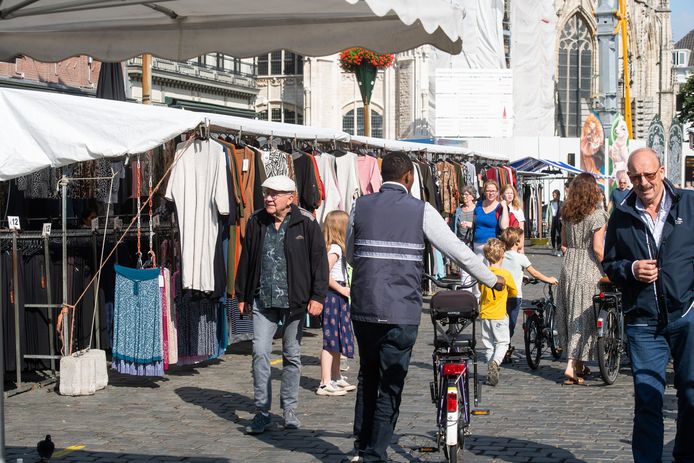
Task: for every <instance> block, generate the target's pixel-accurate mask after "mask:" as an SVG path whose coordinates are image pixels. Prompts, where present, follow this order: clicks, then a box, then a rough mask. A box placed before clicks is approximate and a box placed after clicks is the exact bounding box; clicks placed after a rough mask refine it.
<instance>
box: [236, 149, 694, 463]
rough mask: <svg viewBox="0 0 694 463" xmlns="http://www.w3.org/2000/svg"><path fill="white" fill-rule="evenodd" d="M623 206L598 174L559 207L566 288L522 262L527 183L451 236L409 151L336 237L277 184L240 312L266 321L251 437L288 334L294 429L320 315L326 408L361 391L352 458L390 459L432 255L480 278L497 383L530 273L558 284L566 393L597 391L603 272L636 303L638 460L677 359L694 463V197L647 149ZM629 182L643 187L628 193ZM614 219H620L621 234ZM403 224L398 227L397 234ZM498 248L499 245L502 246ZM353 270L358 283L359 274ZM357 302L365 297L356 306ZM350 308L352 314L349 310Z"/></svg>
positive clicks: (286, 183) (556, 230)
mask: <svg viewBox="0 0 694 463" xmlns="http://www.w3.org/2000/svg"><path fill="white" fill-rule="evenodd" d="M627 168H628V170H627V172H625V173H623V174H620V177H619V179H618V188H617V189H615V190H614V192H613V193H612V194H611V195H610V204H609V207H608V208H609V209H610V210H611V211H612V215H611V216H609V215H608V213H607V211H606V210H605V209H606V207H605V201H604V198H605V196H604V193H603V188H602V186H601V185H599V184H598V182H597V181H596V178H595V177H594V176H593V175H592V174H588V173H585V174H580V175H578V176H577V177H575V178H574V179H573V180H572V181H571V183H570V185H568V187H567V188H566V190H565V197H566V199H565V201H562V200H561V194H560V192H559V191H558V190H555V191H553V192H552V200H551V201H550V203H549V204H548V212H550V211H551V224H550V236H551V243H552V248H553V250H554V251H558V250H561V253H562V254H563V261H562V271H561V278H560V280H557V279H556V278H554V277H549V276H546V275H544V274H542V273H541V272H539V271H537V270H536V269H535V268H533V266H532V264H531V262H530V260H529V259H528V258H527V257H526V256H525V255H524V253H523V243H524V215H523V211H522V209H521V207H520V202H519V198H518V193H517V191H516V189H515V188H514V187H513V185H505V186H504V187H503V189H501V190H500V188H499V185H498V184H497V183H496V182H495V181H487V182H485V183H484V185H483V188H482V199H481V200H479V201H477V200H476V196H477V194H476V193H477V192H476V191H474V190H473V189H471V188H467V187H466V188H463V189H461V191H460V193H459V194H460V197H461V198H460V199H461V203H460V206H459V207H458V209H457V210H456V212H455V215H454V217H453V220H452V222H451V223H450V224H448V223H446V222H445V221H444V219H443V218H442V217H441V216H440V215H439V213H438V212H437V211H436V210H435V209H434V208H433V207H432V206H431V205H429V204H428V203H426V202H423V201H420V200H417V199H415V198H413V197H412V196H411V195H410V194H408V193H409V191H410V189H411V187H412V185H413V183H414V170H413V164H412V162H411V161H410V159H409V158H408V157H407V156H406V155H404V154H389V155H387V156H386V157H385V158H384V159H383V164H382V175H383V180H384V183H383V185H382V187H381V189H380V191H379V192H377V193H374V194H371V195H367V196H363V197H361V198H359V199H358V200H357V201H356V203H355V206H354V208H353V209H352V213H351V215H350V216H347V214H345V213H344V212H335V213H331V214H330V215H328V217H327V219H326V221H325V224H324V227H323V230H322V233H321V229H320V227H319V226H318V224H317V222H316V220H315V218H314V217H313V216H312V214H310V213H308V212H306V211H304V210H302V209H300V208H298V207H297V206H295V205H293V202H294V196H295V194H296V193H295V190H296V188H295V185H294V182H293V181H292V180H291V179H290V178H289V177H286V176H276V177H270V178H268V179H267V181H266V182H265V183H264V184H263V189H264V190H263V191H264V208H263V209H261V210H259V211H257V212H256V213H255V214H254V215H253V216H252V218H251V219H250V220H249V222H248V226H247V233H246V236H245V240H244V247H243V252H242V255H241V263H240V267H239V269H240V270H239V273H238V276H237V281H236V291H237V295H238V297H239V301H240V304H239V305H240V307H239V308H240V311H241V313H242V314H252V315H253V318H254V339H253V383H254V396H255V406H256V410H257V413H256V415H255V417H254V419H253V420H252V422H251V423H250V424H249V425H248V426H247V427H246V431H247V432H248V433H249V434H257V433H262V432H264V431H265V429H266V427H267V426H268V424H269V423H270V418H269V411H270V408H271V402H272V394H271V380H270V363H269V355H270V351H271V348H272V338H273V336H274V334H275V332H276V330H277V329H278V326H279V325H282V326H283V335H282V354H283V368H282V379H281V387H280V406H281V408H282V410H283V414H284V425H285V428H289V429H291V428H297V427H299V426H300V423H299V420H298V419H297V418H296V412H295V411H296V408H297V406H298V388H299V378H300V368H301V361H300V354H301V353H300V345H301V333H302V328H301V327H302V321H303V316H304V314H305V312H306V311H307V312H308V313H310V314H312V315H322V329H323V351H322V353H321V380H320V384H319V386H318V389H317V390H316V393H317V394H318V395H322V396H344V395H345V394H347V392H348V391H350V390H355V389H356V406H355V414H354V429H353V432H354V437H355V442H354V451H355V454H354V458H353V460H352V461H387V459H388V456H387V448H388V446H389V444H390V441H391V437H392V435H393V432H394V429H395V425H396V422H397V419H398V414H399V408H400V402H401V397H402V390H403V387H404V384H405V378H406V376H407V372H408V367H409V362H410V356H411V353H412V348H413V346H414V344H415V342H416V339H417V333H418V326H419V322H420V319H421V310H422V294H421V283H422V281H421V277H422V273H423V260H424V255H425V243H426V242H429V243H431V244H432V245H433V246H434V247H435V248H437V249H438V250H440V251H441V252H442V253H443V254H444V255H446V256H448V257H449V258H450V259H451V260H453V261H455V262H456V263H457V264H458V265H459V266H460V268H461V271H462V273H463V274H464V275H468V276H469V277H471V278H475V279H476V280H477V281H478V282H479V288H478V291H479V297H480V308H481V319H482V320H481V323H482V342H483V345H484V346H485V348H486V351H487V358H488V362H489V373H488V383H489V384H491V385H496V384H498V382H499V378H500V365H501V364H502V363H503V361H504V360H506V361H508V358H509V356H508V354H509V353H510V352H512V349H509V347H510V339H511V338H512V336H513V333H514V331H515V327H516V323H517V317H518V312H519V308H520V302H521V300H522V285H523V275H524V273H525V272H527V273H528V274H530V275H531V276H533V277H535V278H538V279H540V280H541V281H543V282H545V283H549V284H559V291H558V297H557V322H558V324H557V326H558V329H559V337H560V339H561V343H560V344H561V347H563V350H564V352H565V353H566V358H567V364H566V367H565V370H564V376H565V380H564V384H566V385H581V384H585V379H584V378H585V376H586V375H587V374H588V373H589V372H590V370H589V368H588V366H587V363H588V362H591V361H593V360H595V351H596V333H595V322H594V320H593V311H592V298H593V295H595V294H596V293H597V292H598V283H599V280H600V278H601V276H602V275H603V272H604V273H606V274H607V276H608V277H609V278H610V279H611V281H612V282H613V283H614V284H615V285H617V287H618V288H619V289H620V290H621V291H622V293H623V305H624V312H625V318H626V334H627V337H628V340H629V355H630V358H631V366H632V372H633V378H634V388H635V412H634V414H635V418H634V430H633V436H632V450H633V455H634V460H635V461H636V462H639V463H641V462H651V461H660V459H661V454H662V450H663V411H662V409H663V394H664V388H665V385H666V383H667V380H666V375H665V373H666V367H667V365H668V361H669V359H670V358H671V357H672V359H673V360H674V364H673V365H674V370H675V387H676V388H677V390H678V394H677V397H678V419H677V437H676V439H675V447H674V451H673V454H674V456H675V460H676V461H694V441H692V440H691V438H689V439H687V437H688V436H689V435H691V430H692V429H694V355H692V352H694V311H693V310H692V308H693V307H694V296H693V295H692V291H694V289H693V288H694V266H692V262H694V229H692V226H691V223H690V219H691V217H692V216H693V215H694V194H692V193H691V192H689V191H684V190H680V189H677V188H675V187H674V186H673V185H672V184H671V183H670V182H669V181H668V180H666V179H665V173H664V169H663V167H662V166H661V165H660V161H659V159H658V157H657V155H656V153H655V152H653V151H652V150H650V149H639V150H637V151H635V152H634V153H633V154H632V155H631V156H630V158H629V162H628V166H627ZM629 181H630V182H631V184H633V189H629ZM608 219H609V222H608ZM393 224H398V226H397V227H394V226H393ZM498 238H500V239H498ZM348 262H349V263H350V264H351V265H352V267H353V278H352V279H351V285H350V278H349V276H348V272H347V263H348ZM350 298H351V301H350ZM350 302H351V304H350ZM355 340H356V344H357V345H358V348H359V349H358V350H359V372H358V383H357V386H356V387H355V386H354V385H351V384H349V383H348V382H347V381H346V379H345V378H344V377H343V376H342V375H341V373H340V358H341V357H343V356H344V357H347V358H351V357H352V356H354V352H355V346H354V343H355Z"/></svg>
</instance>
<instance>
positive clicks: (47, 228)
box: [41, 223, 51, 238]
mask: <svg viewBox="0 0 694 463" xmlns="http://www.w3.org/2000/svg"><path fill="white" fill-rule="evenodd" d="M41 236H43V237H44V238H48V237H49V236H51V224H50V223H44V224H43V228H42V229H41Z"/></svg>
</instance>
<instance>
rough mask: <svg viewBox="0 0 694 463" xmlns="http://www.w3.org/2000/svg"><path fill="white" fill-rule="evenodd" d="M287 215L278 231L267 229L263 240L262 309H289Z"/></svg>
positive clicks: (260, 297) (271, 228)
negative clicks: (285, 245)
mask: <svg viewBox="0 0 694 463" xmlns="http://www.w3.org/2000/svg"><path fill="white" fill-rule="evenodd" d="M290 215H291V214H287V216H286V217H285V218H284V221H283V222H282V225H280V228H279V230H276V229H275V227H274V225H270V226H269V227H267V229H266V231H265V239H264V240H263V251H262V258H261V263H260V288H259V290H260V294H259V295H258V301H259V303H260V308H265V309H268V308H270V307H277V308H282V309H286V308H289V285H288V283H287V257H286V256H285V254H284V235H285V234H286V232H287V224H288V223H289V216H290Z"/></svg>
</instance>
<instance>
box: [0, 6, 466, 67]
mask: <svg viewBox="0 0 694 463" xmlns="http://www.w3.org/2000/svg"><path fill="white" fill-rule="evenodd" d="M463 17H464V13H463V10H462V9H460V8H459V7H458V6H454V5H451V4H450V3H449V2H446V1H445V0H292V1H286V0H240V1H239V0H236V1H232V0H164V1H158V2H146V1H140V0H117V1H116V0H101V1H96V0H4V1H2V2H0V60H3V61H7V60H9V59H11V58H14V57H16V56H19V55H27V56H30V57H32V58H34V59H37V60H41V61H51V62H52V61H59V60H62V59H65V58H68V57H70V56H75V55H89V56H93V57H94V58H96V59H98V60H100V61H104V62H117V61H124V60H126V59H128V58H132V57H133V56H137V55H140V54H142V53H151V54H153V55H155V56H159V57H162V58H168V59H172V60H178V61H182V60H187V59H190V58H193V57H195V56H199V55H202V54H205V53H209V52H219V53H225V54H228V55H231V56H234V57H237V58H245V57H251V56H257V55H259V54H262V53H267V52H269V51H272V50H279V49H286V50H290V51H293V52H296V53H299V54H301V55H304V56H325V55H329V54H332V53H335V52H338V51H340V50H343V49H345V48H349V47H354V46H359V47H364V48H368V49H370V50H373V51H375V52H379V53H395V52H399V51H403V50H409V49H413V48H415V47H418V46H420V45H424V44H430V45H433V46H435V47H437V48H439V49H441V50H443V51H445V52H448V53H451V54H457V53H460V51H461V48H462V23H463Z"/></svg>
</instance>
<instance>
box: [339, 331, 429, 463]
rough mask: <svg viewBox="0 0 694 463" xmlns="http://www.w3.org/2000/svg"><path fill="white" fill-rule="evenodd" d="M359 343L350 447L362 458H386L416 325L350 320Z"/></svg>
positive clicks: (374, 459) (366, 459)
mask: <svg viewBox="0 0 694 463" xmlns="http://www.w3.org/2000/svg"><path fill="white" fill-rule="evenodd" d="M352 325H353V326H354V335H355V336H356V338H357V343H358V344H359V378H358V379H359V383H358V386H357V403H356V405H355V407H354V435H355V438H356V439H355V442H354V447H355V450H356V451H357V453H358V454H359V455H360V456H362V457H363V458H364V461H365V462H374V461H388V454H387V449H388V446H389V445H390V440H391V439H392V438H393V431H394V430H395V425H396V423H397V421H398V415H399V413H400V400H401V398H402V389H403V387H404V386H405V377H406V376H407V370H408V368H409V366H410V356H411V355H412V347H413V346H414V343H415V341H416V340H417V332H418V330H419V326H417V325H386V324H379V323H367V322H359V321H356V320H353V321H352Z"/></svg>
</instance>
